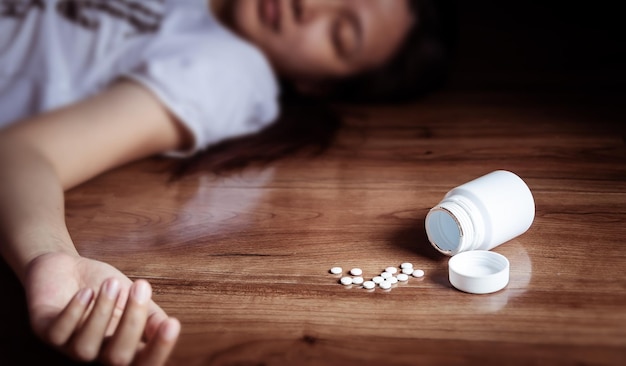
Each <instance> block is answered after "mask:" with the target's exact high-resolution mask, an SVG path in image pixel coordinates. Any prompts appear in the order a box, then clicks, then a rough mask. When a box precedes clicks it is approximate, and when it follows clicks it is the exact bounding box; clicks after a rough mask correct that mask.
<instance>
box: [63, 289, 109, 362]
mask: <svg viewBox="0 0 626 366" xmlns="http://www.w3.org/2000/svg"><path fill="white" fill-rule="evenodd" d="M119 293H120V283H119V281H118V280H117V279H114V278H113V279H109V280H107V281H105V282H104V283H103V284H102V288H101V289H100V294H99V295H98V298H97V300H96V303H95V305H94V306H93V309H92V310H91V313H90V314H89V315H88V317H87V320H86V321H85V323H84V324H83V327H82V328H81V329H80V330H78V332H77V333H76V334H75V337H74V338H73V339H72V340H71V341H70V345H69V352H70V354H71V355H73V356H74V357H76V358H77V359H79V360H80V361H93V360H95V359H96V357H97V356H98V354H99V352H100V347H101V345H102V341H103V340H104V335H105V331H106V328H107V324H108V323H109V321H110V320H111V317H112V316H113V311H114V309H115V301H116V299H117V297H118V295H119Z"/></svg>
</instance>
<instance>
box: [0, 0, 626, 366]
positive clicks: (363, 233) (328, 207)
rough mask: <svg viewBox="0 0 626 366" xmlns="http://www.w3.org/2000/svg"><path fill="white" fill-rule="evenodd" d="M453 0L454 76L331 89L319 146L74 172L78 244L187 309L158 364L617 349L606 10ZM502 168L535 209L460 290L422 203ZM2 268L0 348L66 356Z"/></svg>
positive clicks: (613, 61)
mask: <svg viewBox="0 0 626 366" xmlns="http://www.w3.org/2000/svg"><path fill="white" fill-rule="evenodd" d="M459 3H460V4H459V6H460V7H461V8H462V9H460V10H461V11H460V14H461V15H462V16H461V19H460V28H461V33H462V39H461V42H460V47H459V59H460V60H461V61H460V62H459V66H457V73H456V75H453V77H452V79H453V83H452V84H453V86H452V87H448V88H446V89H444V90H443V91H441V92H439V93H436V94H434V95H431V96H429V97H427V98H425V99H423V100H420V101H417V102H415V103H413V104H410V105H403V106H369V107H367V106H362V107H342V108H341V109H342V115H343V116H344V117H343V119H344V127H343V128H342V129H341V130H340V132H339V135H338V137H337V139H336V141H335V142H334V143H333V144H332V146H331V147H330V149H329V150H328V151H326V152H325V153H324V154H322V155H320V156H317V157H312V158H306V157H294V158H292V159H286V160H282V161H280V162H277V163H273V164H270V165H267V166H256V167H250V168H248V169H245V170H243V171H235V172H232V173H229V174H213V173H211V172H202V173H197V174H191V175H187V176H185V177H183V178H181V179H179V180H176V181H171V180H170V174H169V172H168V171H167V170H166V169H165V168H166V167H167V164H168V162H167V161H164V160H159V159H151V160H145V161H141V162H138V163H134V164H131V165H128V166H125V167H122V168H120V169H117V170H115V171H112V172H110V173H107V174H105V175H103V176H101V177H98V178H96V179H94V180H92V181H90V182H88V183H86V184H83V185H81V186H80V187H77V188H75V189H73V190H71V191H70V192H68V194H67V207H66V208H67V224H68V226H69V228H70V231H71V234H72V236H73V239H74V240H75V242H76V245H77V247H78V249H79V251H80V252H81V253H82V254H83V255H85V256H89V257H92V258H96V259H99V260H103V261H106V262H109V263H111V264H113V265H115V266H116V267H118V268H119V269H121V270H122V271H124V272H125V273H127V274H128V275H129V276H131V277H132V278H147V279H149V280H150V281H151V282H152V284H153V288H154V294H155V295H154V296H155V298H156V300H157V301H158V302H159V304H160V305H161V306H162V307H163V308H164V309H165V310H166V311H167V312H168V313H169V314H171V315H173V316H176V317H178V318H179V319H180V320H181V322H182V325H183V329H182V335H181V339H180V341H179V343H178V345H177V348H176V349H175V352H174V354H173V357H172V359H171V362H170V364H171V365H184V366H193V365H341V366H347V365H419V364H424V365H433V364H435V365H448V364H454V365H458V364H480V365H491V364H493V365H502V364H512V365H516V364H520V365H528V364H533V365H535V364H536V365H591V364H593V365H624V364H626V250H625V249H624V238H625V237H626V127H625V123H624V122H625V121H626V109H625V108H624V105H625V104H626V103H625V102H626V94H625V93H624V90H626V89H624V88H623V86H624V85H626V73H624V68H623V65H624V63H623V62H620V60H625V59H626V57H623V55H622V58H621V59H620V58H619V57H618V55H619V54H618V51H619V50H620V47H621V49H623V39H622V38H623V37H621V36H619V34H620V33H619V32H617V30H618V28H617V25H618V24H622V23H623V22H622V20H621V19H617V16H618V14H621V13H620V12H617V11H615V12H612V11H610V9H607V8H606V7H604V5H603V7H588V6H581V5H579V6H575V4H574V3H572V4H570V5H568V7H567V8H566V9H565V8H562V7H560V6H556V5H549V4H548V3H546V2H524V3H511V2H501V1H498V2H496V1H487V0H481V1H472V2H459ZM596 8H598V9H596ZM594 9H595V11H594ZM503 14H504V16H503ZM581 16H582V18H581ZM580 19H585V21H584V22H581V21H580ZM611 19H613V21H610V20H611ZM583 23H584V24H583ZM590 32H591V33H590ZM621 34H623V33H621ZM590 36H591V38H590ZM620 45H621V46H620ZM454 81H456V84H455V83H454ZM497 169H507V170H510V171H513V172H515V173H517V174H518V175H519V176H520V177H522V178H523V179H524V180H525V181H526V182H527V184H528V185H529V187H530V189H531V190H532V193H533V195H534V198H535V203H536V217H535V220H534V223H533V225H532V226H531V228H530V229H529V230H528V231H527V232H526V233H525V234H523V235H521V236H519V237H517V238H515V239H513V240H511V241H510V242H508V243H505V244H503V245H501V246H499V247H497V248H495V249H494V251H496V252H498V253H501V254H503V255H505V256H506V257H508V259H509V260H510V263H511V277H510V283H509V284H508V286H507V287H506V288H505V289H503V290H502V291H499V292H497V293H494V294H488V295H471V294H466V293H463V292H460V291H458V290H455V289H454V288H453V287H452V286H451V285H450V283H449V281H448V277H447V261H448V257H445V256H443V255H441V254H439V253H438V252H437V251H436V250H435V249H433V247H432V246H431V245H430V244H429V242H428V240H427V237H426V234H425V230H424V218H425V216H426V213H427V212H428V210H429V209H430V208H431V207H432V206H433V205H435V204H436V203H438V202H439V200H441V198H442V197H443V195H444V194H445V193H446V192H447V191H448V190H450V189H451V188H453V187H455V186H457V185H459V184H462V183H464V182H467V181H469V180H471V179H473V178H476V177H478V176H481V175H483V174H485V173H488V172H491V171H493V170H497ZM402 262H412V263H413V264H414V265H415V266H416V267H418V268H421V269H423V270H424V271H425V276H424V277H423V278H421V279H417V278H412V279H410V280H409V281H408V283H406V284H400V285H397V286H396V287H394V288H393V289H391V291H382V290H380V289H376V290H374V291H371V292H369V291H366V290H364V289H360V288H357V287H356V286H353V287H352V288H347V287H344V286H342V285H340V284H339V283H338V277H337V276H333V275H331V274H329V273H328V270H329V269H330V268H331V267H333V266H341V267H343V268H344V269H349V268H352V267H360V268H362V269H363V270H364V272H365V275H366V276H367V277H371V276H373V275H375V274H378V273H379V272H380V271H381V270H382V269H384V268H385V267H388V266H398V265H399V264H400V263H402ZM0 287H1V288H2V289H3V294H2V300H3V301H1V302H0V323H1V324H2V330H3V331H2V332H0V365H3V366H4V365H43V364H45V365H68V364H70V365H71V362H70V361H69V360H67V359H65V358H63V357H62V356H61V355H59V354H57V353H56V352H55V351H53V350H51V349H49V348H48V347H47V346H45V345H44V344H42V343H40V342H39V341H38V340H37V339H36V338H35V337H34V336H33V335H32V333H31V332H30V330H29V326H28V315H27V313H26V305H25V302H24V294H23V290H22V289H21V287H20V285H19V283H18V281H17V280H16V279H15V277H14V276H13V275H12V273H11V272H10V271H9V270H8V268H7V267H6V265H5V264H4V263H3V262H1V261H0Z"/></svg>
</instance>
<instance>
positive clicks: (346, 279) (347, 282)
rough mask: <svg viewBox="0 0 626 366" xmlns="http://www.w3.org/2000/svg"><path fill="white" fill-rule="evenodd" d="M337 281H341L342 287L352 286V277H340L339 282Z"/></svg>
mask: <svg viewBox="0 0 626 366" xmlns="http://www.w3.org/2000/svg"><path fill="white" fill-rule="evenodd" d="M339 281H341V284H342V285H345V286H349V285H351V284H352V277H348V276H346V277H341V280H339Z"/></svg>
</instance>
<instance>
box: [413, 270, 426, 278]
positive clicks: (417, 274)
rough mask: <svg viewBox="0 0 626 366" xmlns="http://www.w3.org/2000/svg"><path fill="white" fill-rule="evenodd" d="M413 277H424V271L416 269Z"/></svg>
mask: <svg viewBox="0 0 626 366" xmlns="http://www.w3.org/2000/svg"><path fill="white" fill-rule="evenodd" d="M413 277H424V271H422V270H421V269H416V270H415V271H413Z"/></svg>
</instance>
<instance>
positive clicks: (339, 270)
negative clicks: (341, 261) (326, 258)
mask: <svg viewBox="0 0 626 366" xmlns="http://www.w3.org/2000/svg"><path fill="white" fill-rule="evenodd" d="M341 272H343V268H341V267H333V268H331V269H330V273H332V274H340V273H341Z"/></svg>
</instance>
